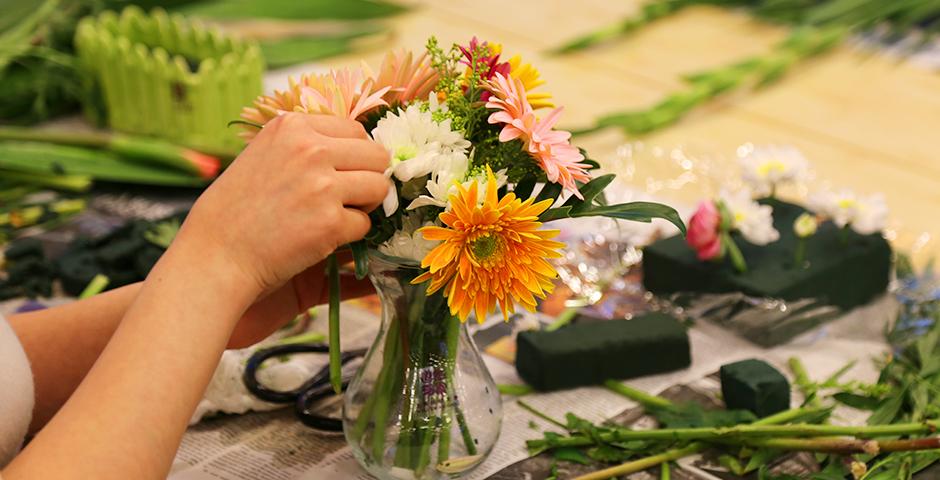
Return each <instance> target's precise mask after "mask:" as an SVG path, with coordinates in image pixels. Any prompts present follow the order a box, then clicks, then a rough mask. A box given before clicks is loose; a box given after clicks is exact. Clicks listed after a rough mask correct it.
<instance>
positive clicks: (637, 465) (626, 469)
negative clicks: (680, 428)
mask: <svg viewBox="0 0 940 480" xmlns="http://www.w3.org/2000/svg"><path fill="white" fill-rule="evenodd" d="M824 411H828V410H827V409H814V408H795V409H792V410H786V411H783V412H780V413H778V414H775V415H771V416H769V417H765V418H762V419H760V420H758V421H756V422H754V423H753V424H752V425H773V424H780V423H786V422H790V421H793V420H796V419H801V418H807V417H815V416H817V415H819V414H820V413H822V412H824ZM707 446H708V444H706V443H704V442H692V443H690V444H688V445H687V446H685V447H682V448H674V449H671V450H667V451H665V452H663V453H660V454H657V455H653V456H650V457H645V458H641V459H639V460H633V461H630V462H626V463H623V464H620V465H617V466H614V467H610V468H605V469H603V470H598V471H596V472H592V473H589V474H587V475H582V476H580V477H577V478H575V480H604V479H607V478H613V477H617V476H620V475H628V474H631V473H636V472H639V471H642V470H646V469H647V468H650V467H654V466H656V465H659V464H665V463H667V462H671V461H673V460H678V459H680V458H684V457H687V456H689V455H694V454H696V453H698V452H701V451H702V450H704V449H705V448H706V447H707Z"/></svg>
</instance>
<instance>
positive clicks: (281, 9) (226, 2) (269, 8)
mask: <svg viewBox="0 0 940 480" xmlns="http://www.w3.org/2000/svg"><path fill="white" fill-rule="evenodd" d="M173 10H174V11H178V12H180V13H183V14H185V15H194V16H201V17H210V18H226V19H238V18H279V19H285V20H318V19H334V20H362V19H372V18H382V17H387V16H390V15H396V14H399V13H402V12H404V11H406V10H407V9H406V8H405V7H403V6H401V5H397V4H394V3H389V2H384V1H379V0H342V1H338V0H264V1H258V0H210V1H206V2H198V3H195V4H191V5H185V6H183V7H180V8H176V9H173Z"/></svg>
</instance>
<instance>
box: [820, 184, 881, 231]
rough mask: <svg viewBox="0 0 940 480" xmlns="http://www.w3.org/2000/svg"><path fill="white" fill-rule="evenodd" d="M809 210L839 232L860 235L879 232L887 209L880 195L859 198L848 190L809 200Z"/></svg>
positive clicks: (826, 193)
mask: <svg viewBox="0 0 940 480" xmlns="http://www.w3.org/2000/svg"><path fill="white" fill-rule="evenodd" d="M809 206H810V209H811V210H812V211H813V212H815V213H817V214H818V215H822V216H824V217H827V218H829V219H831V220H832V223H834V224H836V226H837V227H839V228H844V227H845V226H846V225H848V227H849V228H851V229H852V230H854V231H855V232H857V233H859V234H862V235H869V234H872V233H876V232H880V231H881V230H883V229H884V228H885V222H886V221H887V219H888V205H887V204H886V203H885V199H884V196H882V195H880V194H876V195H868V196H861V195H856V194H855V193H853V192H852V191H850V190H839V191H826V192H820V193H817V194H815V195H813V196H811V197H810V199H809Z"/></svg>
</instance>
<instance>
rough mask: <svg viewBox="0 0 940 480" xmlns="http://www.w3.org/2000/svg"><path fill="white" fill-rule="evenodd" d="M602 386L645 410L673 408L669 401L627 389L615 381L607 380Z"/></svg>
mask: <svg viewBox="0 0 940 480" xmlns="http://www.w3.org/2000/svg"><path fill="white" fill-rule="evenodd" d="M604 386H605V387H607V388H608V389H609V390H612V391H613V392H615V393H619V394H621V395H623V396H624V397H627V398H629V399H630V400H633V401H635V402H637V403H639V404H640V405H643V406H644V407H646V408H669V407H672V406H673V403H672V402H670V401H669V400H666V399H665V398H662V397H657V396H656V395H650V394H648V393H646V392H642V391H640V390H637V389H635V388H631V387H628V386H626V385H624V384H623V383H620V382H618V381H616V380H607V381H605V382H604Z"/></svg>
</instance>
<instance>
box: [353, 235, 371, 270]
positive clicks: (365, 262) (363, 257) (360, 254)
mask: <svg viewBox="0 0 940 480" xmlns="http://www.w3.org/2000/svg"><path fill="white" fill-rule="evenodd" d="M349 248H350V249H351V250H352V255H353V261H354V262H355V263H356V279H358V280H362V279H363V278H366V276H367V275H368V274H369V250H368V247H367V246H366V242H365V241H364V240H360V241H358V242H353V243H350V244H349Z"/></svg>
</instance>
